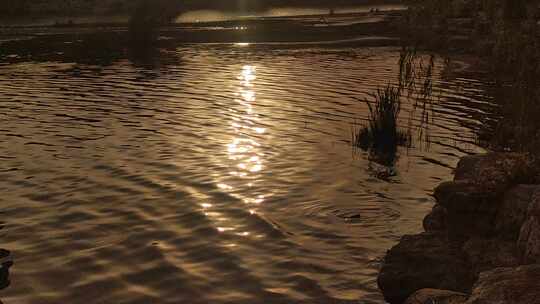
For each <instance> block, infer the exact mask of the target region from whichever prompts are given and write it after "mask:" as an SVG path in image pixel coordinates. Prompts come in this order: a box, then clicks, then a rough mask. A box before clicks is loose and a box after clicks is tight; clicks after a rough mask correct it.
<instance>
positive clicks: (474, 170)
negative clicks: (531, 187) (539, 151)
mask: <svg viewBox="0 0 540 304" xmlns="http://www.w3.org/2000/svg"><path fill="white" fill-rule="evenodd" d="M535 175H536V170H535V169H534V166H533V164H532V162H531V160H530V159H529V158H528V157H527V156H526V155H524V154H519V153H489V154H484V155H474V156H466V157H463V158H462V159H461V160H460V161H459V163H458V166H457V168H456V171H455V176H454V180H455V181H460V180H469V181H471V182H473V183H475V184H477V185H479V186H481V187H482V188H483V189H484V190H486V191H492V192H498V193H501V192H504V191H505V190H506V189H507V188H508V187H509V186H511V185H515V184H527V183H529V182H531V181H532V180H534V178H535Z"/></svg>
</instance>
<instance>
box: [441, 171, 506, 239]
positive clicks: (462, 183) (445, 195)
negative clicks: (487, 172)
mask: <svg viewBox="0 0 540 304" xmlns="http://www.w3.org/2000/svg"><path fill="white" fill-rule="evenodd" d="M435 199H436V200H437V203H438V204H440V205H441V206H442V207H444V208H445V209H446V210H447V214H446V225H447V229H448V235H449V237H450V238H451V239H452V240H466V239H468V238H470V237H471V236H482V237H489V236H490V235H492V234H493V233H494V226H493V221H494V218H495V216H496V214H497V210H498V206H499V203H500V198H498V197H497V195H494V193H493V192H486V191H485V190H484V189H483V188H482V187H481V186H479V185H477V184H475V183H472V182H470V181H469V180H459V181H453V182H445V183H442V184H440V185H439V186H438V187H437V188H435Z"/></svg>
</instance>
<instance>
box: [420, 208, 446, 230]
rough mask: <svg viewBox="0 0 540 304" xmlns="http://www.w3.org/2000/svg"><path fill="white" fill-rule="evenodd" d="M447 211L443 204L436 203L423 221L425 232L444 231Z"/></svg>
mask: <svg viewBox="0 0 540 304" xmlns="http://www.w3.org/2000/svg"><path fill="white" fill-rule="evenodd" d="M447 217H448V211H447V210H446V208H444V207H443V206H441V205H439V204H436V205H435V206H433V209H432V210H431V212H430V213H429V214H428V215H426V217H425V218H424V221H423V226H424V230H425V231H427V232H436V231H445V230H446V228H447V224H446V221H447Z"/></svg>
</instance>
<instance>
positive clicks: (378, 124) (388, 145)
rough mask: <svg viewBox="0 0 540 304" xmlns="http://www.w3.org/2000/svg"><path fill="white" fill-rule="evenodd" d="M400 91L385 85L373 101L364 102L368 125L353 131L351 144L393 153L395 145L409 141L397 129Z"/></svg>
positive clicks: (406, 136) (407, 137)
mask: <svg viewBox="0 0 540 304" xmlns="http://www.w3.org/2000/svg"><path fill="white" fill-rule="evenodd" d="M400 95H401V90H400V89H399V88H398V87H394V86H392V85H390V84H389V85H387V86H386V87H385V88H383V89H378V90H377V93H376V94H375V95H374V101H373V102H370V101H368V100H365V102H366V104H367V105H368V108H369V117H368V120H369V122H368V125H367V126H364V127H361V128H359V129H357V130H353V134H352V137H353V143H354V145H355V146H357V147H360V148H362V149H365V150H367V149H373V150H376V151H378V152H384V151H395V147H396V146H397V145H404V144H406V143H407V142H409V140H410V136H409V135H408V133H407V132H403V131H401V130H399V128H398V117H399V113H400V111H401V96H400Z"/></svg>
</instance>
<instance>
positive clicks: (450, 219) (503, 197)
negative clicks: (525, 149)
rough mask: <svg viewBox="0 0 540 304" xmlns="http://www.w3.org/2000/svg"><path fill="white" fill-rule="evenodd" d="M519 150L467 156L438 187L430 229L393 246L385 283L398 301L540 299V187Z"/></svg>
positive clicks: (539, 303)
mask: <svg viewBox="0 0 540 304" xmlns="http://www.w3.org/2000/svg"><path fill="white" fill-rule="evenodd" d="M537 177H538V174H537V171H536V170H535V169H534V166H533V164H532V161H530V160H529V158H528V157H527V156H526V155H521V154H516V153H506V154H505V153H490V154H485V155H475V156H466V157H463V158H462V159H461V160H460V161H459V163H458V166H457V168H456V171H455V176H454V180H453V181H449V182H444V183H442V184H440V185H439V186H438V187H437V188H436V189H435V193H434V196H435V199H436V201H437V203H436V205H435V206H434V207H433V210H432V211H431V212H430V213H429V214H428V215H427V216H426V217H425V218H424V221H423V227H424V230H425V231H426V232H424V233H420V234H417V235H408V236H404V237H403V238H402V239H401V240H400V242H399V243H398V244H397V245H395V246H394V247H393V248H391V249H390V250H389V251H388V252H387V254H386V257H385V259H384V262H383V265H382V267H381V270H380V273H379V277H378V281H377V282H378V285H379V288H380V289H381V291H382V292H383V295H384V297H385V299H386V301H388V302H389V303H391V304H402V303H406V304H428V303H429V304H431V303H438V304H484V303H485V304H488V303H490V304H503V303H510V304H513V303H516V304H517V303H520V304H540V185H535V184H531V183H532V182H534V181H536V180H537Z"/></svg>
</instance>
